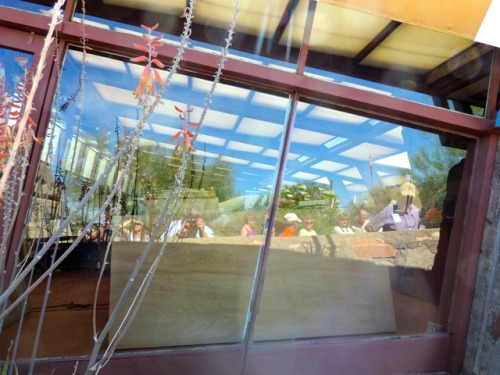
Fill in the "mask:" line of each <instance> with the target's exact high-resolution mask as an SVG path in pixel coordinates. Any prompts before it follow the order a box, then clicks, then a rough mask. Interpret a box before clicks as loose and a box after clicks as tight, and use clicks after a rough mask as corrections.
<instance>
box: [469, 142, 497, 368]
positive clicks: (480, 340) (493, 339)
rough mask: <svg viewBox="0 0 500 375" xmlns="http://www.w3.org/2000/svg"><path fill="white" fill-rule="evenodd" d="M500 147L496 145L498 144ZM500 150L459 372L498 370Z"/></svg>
mask: <svg viewBox="0 0 500 375" xmlns="http://www.w3.org/2000/svg"><path fill="white" fill-rule="evenodd" d="M499 150H500V147H499ZM499 218H500V151H497V157H496V163H495V171H494V175H493V181H492V186H491V195H490V201H489V209H488V214H487V218H486V223H485V228H484V233H483V243H482V246H481V250H482V252H481V256H480V260H479V269H478V276H477V280H476V286H475V290H474V299H473V305H472V313H471V319H470V324H469V331H468V335H467V348H466V353H465V360H464V365H463V370H462V372H463V374H466V375H469V374H478V375H483V374H484V375H487V374H500V262H499V257H500V220H499Z"/></svg>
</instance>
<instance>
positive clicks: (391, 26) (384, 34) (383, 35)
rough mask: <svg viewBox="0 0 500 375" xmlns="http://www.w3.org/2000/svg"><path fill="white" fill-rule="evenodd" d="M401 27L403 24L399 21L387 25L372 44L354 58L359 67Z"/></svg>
mask: <svg viewBox="0 0 500 375" xmlns="http://www.w3.org/2000/svg"><path fill="white" fill-rule="evenodd" d="M399 25H401V22H398V21H391V22H389V23H388V24H387V26H386V27H384V29H383V30H382V31H381V32H380V33H378V34H377V35H376V36H375V38H373V39H372V40H371V41H370V43H368V44H367V45H366V47H365V48H363V49H362V50H361V51H360V52H359V53H358V54H357V55H356V56H355V57H354V58H353V62H354V64H356V65H359V64H360V63H361V62H362V61H363V60H364V58H365V57H366V56H368V55H369V54H370V53H372V52H373V51H374V50H375V49H376V48H377V47H378V46H380V44H381V43H382V42H383V41H384V40H385V39H387V37H388V36H389V35H391V34H392V33H393V32H394V30H396V29H397V28H398V27H399Z"/></svg>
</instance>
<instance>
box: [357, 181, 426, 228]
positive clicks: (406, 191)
mask: <svg viewBox="0 0 500 375" xmlns="http://www.w3.org/2000/svg"><path fill="white" fill-rule="evenodd" d="M415 195H416V188H415V185H413V184H412V183H410V182H405V183H404V184H403V185H401V187H400V191H399V193H398V202H397V203H396V202H391V203H390V204H388V205H387V206H385V207H384V208H382V210H380V212H379V213H378V214H377V215H375V217H374V218H372V219H371V220H370V222H369V223H368V225H367V226H366V230H367V231H368V232H377V231H379V230H380V229H381V228H382V231H383V232H388V231H396V230H415V229H418V228H419V227H420V210H419V208H418V207H417V206H415V205H414V204H413V198H414V197H415ZM401 203H402V204H401Z"/></svg>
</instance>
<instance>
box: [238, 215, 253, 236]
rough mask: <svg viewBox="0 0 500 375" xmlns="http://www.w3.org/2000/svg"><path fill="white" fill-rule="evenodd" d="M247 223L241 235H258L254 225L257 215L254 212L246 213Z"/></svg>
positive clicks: (245, 219)
mask: <svg viewBox="0 0 500 375" xmlns="http://www.w3.org/2000/svg"><path fill="white" fill-rule="evenodd" d="M244 221H245V223H244V224H243V227H242V228H241V230H240V236H242V237H251V236H255V235H257V233H256V232H255V230H254V229H253V226H254V225H255V216H254V215H252V214H245V218H244Z"/></svg>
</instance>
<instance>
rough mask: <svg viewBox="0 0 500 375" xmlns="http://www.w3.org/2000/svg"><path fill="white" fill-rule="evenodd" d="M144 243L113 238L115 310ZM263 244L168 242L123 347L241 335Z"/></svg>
mask: <svg viewBox="0 0 500 375" xmlns="http://www.w3.org/2000/svg"><path fill="white" fill-rule="evenodd" d="M155 246H156V248H158V247H159V245H155ZM143 247H144V244H137V243H125V242H122V243H115V244H113V255H112V260H111V293H110V311H112V309H113V308H114V306H115V304H116V301H117V299H118V297H119V293H121V291H122V290H123V287H124V285H125V283H126V282H127V280H128V279H129V274H130V271H131V270H132V268H133V267H134V266H135V264H136V261H137V259H138V258H139V256H140V254H141V252H142V249H143ZM258 249H259V246H258V245H249V246H245V245H243V244H240V245H239V246H235V245H231V244H229V245H228V244H222V243H220V238H218V239H213V240H196V239H194V240H185V241H184V242H183V243H182V244H168V247H167V251H166V253H165V255H164V257H163V258H162V259H161V263H160V265H159V267H158V270H157V272H156V274H155V276H154V279H153V281H152V283H151V286H150V288H149V291H148V294H147V296H146V297H145V299H144V301H143V304H142V306H141V308H140V310H139V312H138V314H137V316H136V317H135V319H134V321H133V323H132V325H131V327H130V330H129V332H128V333H127V335H126V336H125V338H124V340H123V341H122V342H121V344H120V348H140V347H160V346H180V345H197V344H213V343H228V342H239V341H241V339H242V336H243V327H244V323H245V320H246V314H247V309H248V302H249V299H250V291H251V287H252V280H253V274H254V268H255V263H256V259H257V253H258ZM148 264H151V259H149V260H148ZM144 273H145V271H143V272H141V274H140V276H139V277H138V278H137V280H141V279H142V277H143V276H144ZM130 301H131V299H130V298H129V299H128V300H127V304H126V305H127V306H128V305H129V303H130ZM115 328H116V327H115Z"/></svg>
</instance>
